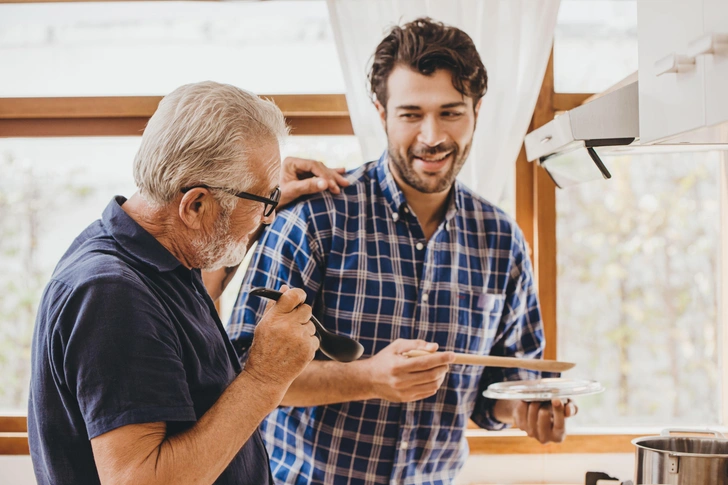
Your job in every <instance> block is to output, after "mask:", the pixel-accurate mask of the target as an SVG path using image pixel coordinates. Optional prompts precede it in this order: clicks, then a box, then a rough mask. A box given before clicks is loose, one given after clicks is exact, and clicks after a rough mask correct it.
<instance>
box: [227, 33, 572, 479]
mask: <svg viewBox="0 0 728 485" xmlns="http://www.w3.org/2000/svg"><path fill="white" fill-rule="evenodd" d="M369 81H370V84H371V88H372V94H373V97H374V99H375V100H376V102H375V104H376V107H377V109H378V110H379V114H380V117H381V121H382V125H383V126H384V129H385V131H386V133H387V138H388V149H387V150H386V151H385V152H384V155H383V156H382V158H381V159H380V160H379V161H374V162H371V163H368V164H365V165H363V166H362V167H360V168H358V169H357V170H355V171H354V172H353V173H351V174H350V175H349V177H350V180H351V181H352V184H351V185H350V186H349V187H346V188H344V189H343V190H342V192H341V193H340V194H329V193H324V194H322V195H317V196H314V197H311V198H309V199H308V200H306V201H303V202H301V203H299V204H297V205H296V206H294V207H292V208H290V209H288V210H285V211H283V212H282V213H281V214H280V215H279V217H278V218H277V219H276V221H275V222H274V224H273V225H272V226H271V227H270V228H269V229H268V230H267V231H266V233H265V235H264V236H263V239H262V240H261V244H260V245H259V248H258V252H257V254H256V257H255V258H254V261H253V263H252V265H251V271H250V272H249V273H248V275H247V279H246V282H245V283H244V285H243V288H242V290H241V294H240V300H239V303H240V305H239V306H238V307H237V311H236V313H235V314H234V315H233V318H232V321H231V325H230V327H229V329H228V330H229V333H230V335H231V337H232V338H233V340H234V343H235V344H236V345H237V346H239V348H240V349H242V350H247V349H249V350H250V351H251V352H252V350H253V349H254V345H253V347H250V344H251V342H254V340H252V337H253V335H254V334H255V332H256V331H257V330H256V328H257V327H256V324H257V325H260V324H261V323H262V322H263V321H264V320H263V319H264V316H263V311H262V310H263V307H262V305H261V302H260V301H259V299H258V298H248V292H249V290H250V287H251V286H268V287H273V288H275V287H277V286H278V285H282V284H288V285H291V286H295V287H300V288H303V289H304V290H306V294H307V302H309V303H310V304H312V305H314V304H315V306H316V308H315V311H316V312H317V313H321V314H322V318H321V320H322V322H323V324H324V325H326V326H327V327H329V328H330V329H331V330H333V331H335V332H337V333H340V334H345V335H350V336H352V337H354V338H356V339H358V340H359V341H360V342H361V343H362V344H363V345H364V348H365V351H364V358H362V359H361V360H359V361H357V362H353V363H350V364H341V363H338V362H332V361H325V360H318V359H317V360H315V361H314V362H313V363H311V364H310V365H309V366H308V367H307V368H306V370H304V371H303V372H302V373H301V375H300V376H299V377H298V378H297V379H296V380H295V381H294V383H293V384H292V385H291V387H290V388H289V390H288V392H287V393H286V396H285V398H284V399H283V406H284V407H281V408H279V409H277V410H276V411H275V412H274V413H273V414H272V415H271V416H269V417H268V418H267V419H266V420H265V421H264V423H263V425H262V429H263V437H264V440H265V441H266V445H267V446H268V448H269V451H270V452H271V462H272V468H273V474H274V477H275V479H276V482H277V483H286V484H297V485H301V484H310V483H313V484H362V485H364V484H366V485H374V484H381V483H389V484H418V485H443V484H450V483H452V481H453V479H454V477H455V476H456V475H457V473H458V471H459V469H460V467H461V466H462V465H463V463H464V462H465V459H466V457H467V454H468V448H467V442H466V440H465V429H466V427H467V423H468V419H469V418H472V419H473V420H474V421H475V422H476V423H477V424H478V425H480V426H481V427H484V428H488V429H500V428H503V427H504V426H506V425H507V424H516V425H518V426H519V427H521V428H522V429H524V430H527V432H528V434H529V435H530V436H533V437H535V438H537V439H538V440H539V441H541V442H548V441H560V440H562V439H563V437H564V420H565V417H567V416H570V415H572V414H574V413H575V412H576V408H575V407H574V406H573V405H571V404H567V405H564V404H562V403H561V401H558V400H555V401H554V402H553V403H549V404H544V405H541V403H532V404H530V405H528V404H527V403H523V402H514V401H498V402H494V401H492V400H489V399H484V398H483V396H482V391H483V390H484V389H485V388H487V387H488V385H489V384H491V383H496V382H500V381H504V380H514V379H524V378H529V377H533V375H532V374H529V373H527V372H525V371H520V372H519V371H518V370H516V369H498V368H485V369H484V368H482V367H478V366H469V365H455V364H453V358H454V355H453V351H457V352H467V353H473V354H490V355H498V356H518V357H530V358H539V357H541V355H542V352H543V347H544V335H543V330H542V325H541V314H540V310H539V304H538V300H537V297H536V292H535V289H534V286H533V275H532V268H531V263H530V261H529V259H528V251H527V249H526V243H525V241H524V238H523V234H522V233H521V231H520V230H519V228H518V227H517V225H516V223H515V222H514V221H513V220H512V219H511V218H510V217H509V216H508V215H507V214H505V213H504V212H503V211H501V210H500V209H498V208H497V207H495V206H494V205H493V204H491V203H490V202H488V201H486V200H484V199H483V198H481V197H479V196H478V195H477V194H474V193H473V192H472V191H471V190H470V189H468V188H467V187H466V186H465V185H463V184H462V183H460V182H458V181H457V180H456V178H455V177H456V176H457V174H458V172H459V171H460V169H461V168H462V166H463V164H464V163H465V161H466V159H467V157H468V153H469V150H470V145H471V143H472V140H473V132H474V130H475V124H476V120H477V116H478V110H479V109H480V106H481V99H482V97H483V95H484V94H485V91H486V86H487V75H486V71H485V68H484V66H483V63H482V61H481V59H480V56H479V55H478V52H477V50H476V49H475V46H474V45H473V42H472V40H471V39H470V37H468V36H467V34H465V33H464V32H462V31H460V30H458V29H456V28H453V27H449V26H445V25H443V24H441V23H439V22H434V21H432V20H430V19H418V20H415V21H414V22H411V23H409V24H407V25H404V26H403V27H395V28H394V29H392V31H391V32H390V33H389V35H387V36H386V37H385V39H384V40H382V42H381V43H380V44H379V46H378V47H377V49H376V51H375V53H374V62H373V66H372V69H371V73H370V78H369ZM475 162H476V163H477V160H476V161H475ZM471 163H472V162H471ZM438 348H439V349H440V350H442V352H437V353H433V354H431V355H425V356H422V357H414V358H408V357H405V356H404V355H403V354H404V353H406V352H407V351H410V350H418V349H419V350H426V351H434V350H436V349H438Z"/></svg>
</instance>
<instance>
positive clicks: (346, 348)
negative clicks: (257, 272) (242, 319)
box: [250, 287, 364, 362]
mask: <svg viewBox="0 0 728 485" xmlns="http://www.w3.org/2000/svg"><path fill="white" fill-rule="evenodd" d="M250 294H251V295H254V296H260V297H263V298H268V299H269V300H274V301H278V299H279V298H280V297H281V296H282V295H283V293H281V292H280V291H276V290H271V289H270V288H262V287H259V288H253V289H252V290H250ZM311 322H312V323H313V326H314V327H315V328H316V337H318V339H319V349H320V350H321V352H323V354H324V355H326V356H327V357H329V358H330V359H332V360H335V361H338V362H353V361H355V360H356V359H358V358H359V357H361V354H363V353H364V347H363V346H362V344H360V343H359V342H357V341H356V340H354V339H353V338H350V337H345V336H343V335H337V334H335V333H332V332H329V331H328V330H326V329H325V328H324V326H323V325H321V322H319V321H318V319H317V318H316V317H314V316H313V315H311Z"/></svg>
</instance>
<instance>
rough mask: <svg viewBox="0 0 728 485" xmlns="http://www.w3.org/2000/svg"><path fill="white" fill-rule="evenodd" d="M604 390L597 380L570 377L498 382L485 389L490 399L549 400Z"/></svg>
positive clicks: (484, 392)
mask: <svg viewBox="0 0 728 485" xmlns="http://www.w3.org/2000/svg"><path fill="white" fill-rule="evenodd" d="M602 391H604V386H602V385H601V384H600V383H599V382H597V381H592V380H588V379H568V378H563V377H549V378H545V379H531V380H527V381H506V382H497V383H495V384H491V385H490V386H488V389H486V390H485V391H483V396H485V397H487V398H489V399H506V400H516V399H517V400H519V401H549V400H551V399H557V398H567V397H574V396H586V395H588V394H597V393H600V392H602Z"/></svg>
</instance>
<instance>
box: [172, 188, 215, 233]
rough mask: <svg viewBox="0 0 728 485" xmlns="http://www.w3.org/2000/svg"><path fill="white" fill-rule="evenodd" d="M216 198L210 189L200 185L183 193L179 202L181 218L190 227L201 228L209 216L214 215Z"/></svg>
mask: <svg viewBox="0 0 728 485" xmlns="http://www.w3.org/2000/svg"><path fill="white" fill-rule="evenodd" d="M216 207H217V206H216V205H215V200H214V199H213V197H212V194H210V191H209V190H207V189H205V188H203V187H198V188H195V189H190V190H189V191H187V192H186V193H185V194H183V195H182V200H180V203H179V209H178V210H179V218H180V219H181V220H182V222H183V223H184V224H185V225H186V226H187V227H188V228H189V229H195V230H199V229H201V228H202V226H203V224H204V221H205V220H206V219H207V218H210V217H213V216H214V212H215V208H216Z"/></svg>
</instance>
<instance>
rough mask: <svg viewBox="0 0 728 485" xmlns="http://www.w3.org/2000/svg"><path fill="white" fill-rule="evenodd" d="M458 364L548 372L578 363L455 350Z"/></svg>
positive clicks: (416, 353)
mask: <svg viewBox="0 0 728 485" xmlns="http://www.w3.org/2000/svg"><path fill="white" fill-rule="evenodd" d="M431 353H432V352H427V351H426V350H410V351H408V352H405V353H403V354H402V355H404V356H405V357H421V356H423V355H430V354H431ZM455 363H456V364H467V365H482V366H486V367H509V368H519V369H528V370H539V371H548V372H563V371H566V370H569V369H571V368H573V367H574V366H575V365H576V364H574V363H572V362H560V361H558V360H542V359H519V358H517V357H495V356H491V355H473V354H461V353H458V352H455Z"/></svg>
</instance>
